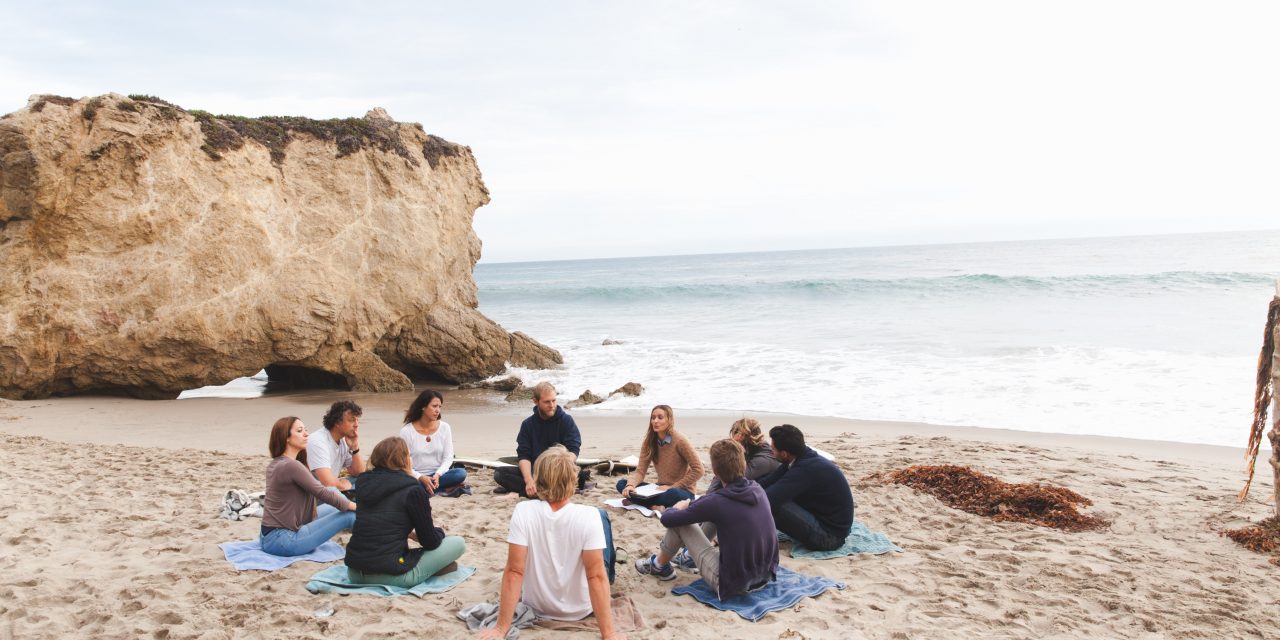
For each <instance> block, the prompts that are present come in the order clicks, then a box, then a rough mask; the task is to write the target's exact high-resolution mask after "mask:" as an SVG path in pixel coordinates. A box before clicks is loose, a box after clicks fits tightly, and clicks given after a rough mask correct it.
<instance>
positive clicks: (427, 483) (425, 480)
mask: <svg viewBox="0 0 1280 640" xmlns="http://www.w3.org/2000/svg"><path fill="white" fill-rule="evenodd" d="M418 482H421V483H422V488H423V489H426V490H427V495H429V496H430V495H435V493H436V488H435V486H434V485H433V484H432V482H431V476H428V475H421V476H418Z"/></svg>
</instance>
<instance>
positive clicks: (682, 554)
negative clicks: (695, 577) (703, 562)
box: [671, 547, 698, 573]
mask: <svg viewBox="0 0 1280 640" xmlns="http://www.w3.org/2000/svg"><path fill="white" fill-rule="evenodd" d="M671 564H673V565H675V567H676V568H677V569H680V570H681V571H688V572H689V573H697V572H698V563H696V562H694V561H693V557H692V556H690V555H689V550H688V549H686V548H684V547H680V551H679V552H678V553H676V555H675V557H674V558H672V559H671Z"/></svg>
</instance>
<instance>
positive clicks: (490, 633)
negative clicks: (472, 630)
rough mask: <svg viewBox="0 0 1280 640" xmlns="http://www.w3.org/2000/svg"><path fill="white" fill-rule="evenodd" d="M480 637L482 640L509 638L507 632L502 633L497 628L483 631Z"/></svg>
mask: <svg viewBox="0 0 1280 640" xmlns="http://www.w3.org/2000/svg"><path fill="white" fill-rule="evenodd" d="M480 637H481V638H494V639H495V640H502V639H503V638H505V637H507V632H506V631H500V630H498V629H496V628H495V629H482V630H481V631H480Z"/></svg>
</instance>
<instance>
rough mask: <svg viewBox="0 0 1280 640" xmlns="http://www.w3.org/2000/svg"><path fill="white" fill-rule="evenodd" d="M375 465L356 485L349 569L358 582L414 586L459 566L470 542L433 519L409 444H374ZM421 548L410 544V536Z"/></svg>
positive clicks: (398, 441) (394, 439)
mask: <svg viewBox="0 0 1280 640" xmlns="http://www.w3.org/2000/svg"><path fill="white" fill-rule="evenodd" d="M369 463H370V464H371V465H373V469H371V470H370V471H367V472H365V474H364V475H362V476H360V481H359V482H358V483H356V502H357V503H359V505H360V509H359V511H357V512H356V524H355V528H353V529H352V530H351V541H350V542H348V543H347V573H348V574H349V575H348V577H349V578H350V579H351V582H353V583H355V584H383V585H389V586H394V587H402V588H405V589H411V588H413V587H414V586H416V585H418V584H419V583H421V582H423V581H425V580H427V579H428V578H430V577H431V576H434V575H440V574H443V573H449V572H451V571H453V570H455V569H457V564H456V561H457V559H458V558H460V557H462V552H463V551H465V550H466V548H467V545H466V543H465V542H463V540H462V538H460V537H458V536H446V535H445V533H444V529H441V528H440V527H437V526H436V525H435V522H434V521H433V520H432V518H431V500H430V498H428V497H427V490H426V488H425V487H423V486H422V483H421V482H419V481H417V480H414V479H413V476H411V475H409V471H410V469H411V468H412V467H411V466H410V464H411V463H410V461H409V447H408V445H406V444H405V443H404V440H401V439H400V438H398V437H394V436H393V437H390V438H387V439H385V440H383V441H382V442H379V443H378V444H377V446H375V447H374V448H373V453H372V454H370V456H369ZM411 539H413V540H417V541H418V544H420V545H422V546H421V547H412V548H411V547H410V546H409V543H408V541H409V540H411Z"/></svg>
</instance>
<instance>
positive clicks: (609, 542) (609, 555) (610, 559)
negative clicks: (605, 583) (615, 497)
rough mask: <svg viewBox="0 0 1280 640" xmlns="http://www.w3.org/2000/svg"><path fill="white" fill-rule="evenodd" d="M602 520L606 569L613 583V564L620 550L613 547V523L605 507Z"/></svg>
mask: <svg viewBox="0 0 1280 640" xmlns="http://www.w3.org/2000/svg"><path fill="white" fill-rule="evenodd" d="M596 508H597V509H600V508H599V507H596ZM600 522H601V523H603V524H604V570H605V572H606V573H608V574H609V584H613V564H614V560H616V559H617V556H618V552H617V551H615V550H614V548H613V523H612V522H610V521H609V514H608V512H606V511H605V510H604V509H600Z"/></svg>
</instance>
